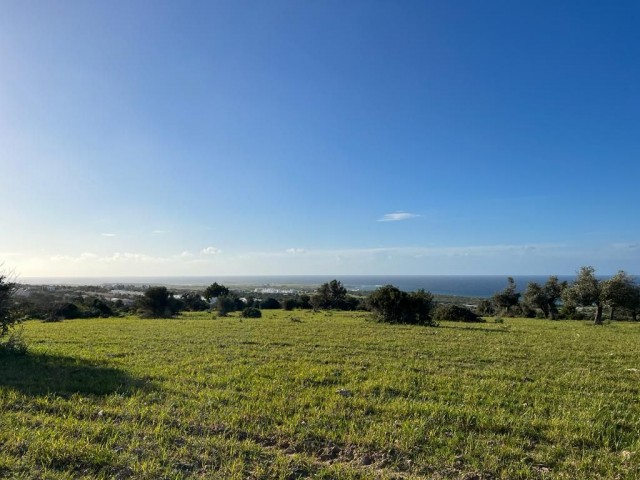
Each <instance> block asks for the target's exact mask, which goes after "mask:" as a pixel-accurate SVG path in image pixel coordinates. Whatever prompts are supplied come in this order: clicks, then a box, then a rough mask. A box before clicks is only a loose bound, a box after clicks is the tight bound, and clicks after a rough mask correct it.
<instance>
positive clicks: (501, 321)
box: [493, 317, 504, 323]
mask: <svg viewBox="0 0 640 480" xmlns="http://www.w3.org/2000/svg"><path fill="white" fill-rule="evenodd" d="M493 322H494V323H504V318H502V317H496V318H495V319H494V320H493Z"/></svg>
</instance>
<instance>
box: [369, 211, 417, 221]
mask: <svg viewBox="0 0 640 480" xmlns="http://www.w3.org/2000/svg"><path fill="white" fill-rule="evenodd" d="M419 216H420V215H418V214H417V213H409V212H403V211H399V212H394V213H385V214H384V215H383V216H382V217H380V218H379V219H378V222H399V221H401V220H409V219H410V218H416V217H419Z"/></svg>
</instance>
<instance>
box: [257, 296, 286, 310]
mask: <svg viewBox="0 0 640 480" xmlns="http://www.w3.org/2000/svg"><path fill="white" fill-rule="evenodd" d="M260 308H262V309H264V310H275V309H277V308H281V305H280V302H279V301H278V300H276V299H275V298H267V299H266V300H264V301H263V302H262V303H261V304H260Z"/></svg>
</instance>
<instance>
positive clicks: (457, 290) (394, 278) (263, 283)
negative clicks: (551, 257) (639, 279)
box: [20, 275, 575, 297]
mask: <svg viewBox="0 0 640 480" xmlns="http://www.w3.org/2000/svg"><path fill="white" fill-rule="evenodd" d="M558 277H559V279H560V280H561V281H562V280H568V281H572V280H573V279H575V276H566V275H565V276H563V275H559V276H558ZM334 278H336V279H337V280H339V281H341V282H342V283H343V285H344V286H345V287H347V289H349V290H359V291H371V290H375V289H376V288H378V287H380V286H382V285H388V284H391V285H394V286H396V287H398V288H400V289H401V290H405V291H415V290H418V289H420V288H424V289H425V290H428V291H430V292H432V293H437V294H441V295H461V296H469V297H488V296H491V295H493V294H494V293H495V292H497V291H500V290H502V289H504V288H505V287H506V285H507V276H506V275H380V276H378V275H342V276H331V275H277V276H224V275H221V276H198V277H188V276H184V277H76V278H72V277H67V278H36V277H30V278H29V277H28V278H21V279H20V281H21V283H27V284H34V285H102V284H143V285H168V286H190V285H192V286H204V285H210V284H212V283H213V282H218V283H222V284H224V285H227V286H229V287H239V286H255V287H271V286H273V287H279V286H291V287H293V288H295V287H296V286H299V287H306V288H313V287H316V286H318V285H321V284H322V283H325V282H328V281H330V280H333V279H334ZM513 278H514V280H515V281H516V284H517V286H518V289H519V290H520V291H522V290H524V289H525V288H526V286H527V283H529V282H539V283H544V282H546V281H547V279H548V278H549V276H548V275H519V276H518V275H514V276H513Z"/></svg>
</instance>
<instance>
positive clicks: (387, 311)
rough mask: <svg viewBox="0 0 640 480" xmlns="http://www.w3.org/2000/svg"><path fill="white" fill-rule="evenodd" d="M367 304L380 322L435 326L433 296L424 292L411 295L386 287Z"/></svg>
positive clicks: (377, 291)
mask: <svg viewBox="0 0 640 480" xmlns="http://www.w3.org/2000/svg"><path fill="white" fill-rule="evenodd" d="M367 303H368V305H369V308H370V309H371V311H372V312H373V313H374V314H375V316H376V318H377V320H378V321H380V322H386V323H411V324H419V325H434V322H433V320H432V318H431V310H432V309H433V296H432V295H431V293H429V292H425V291H424V290H419V291H417V292H414V293H411V294H409V293H407V292H403V291H402V290H400V289H399V288H397V287H394V286H393V285H385V286H384V287H381V288H379V289H377V290H376V291H375V292H373V293H372V294H371V295H370V296H369V298H368V300H367Z"/></svg>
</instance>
